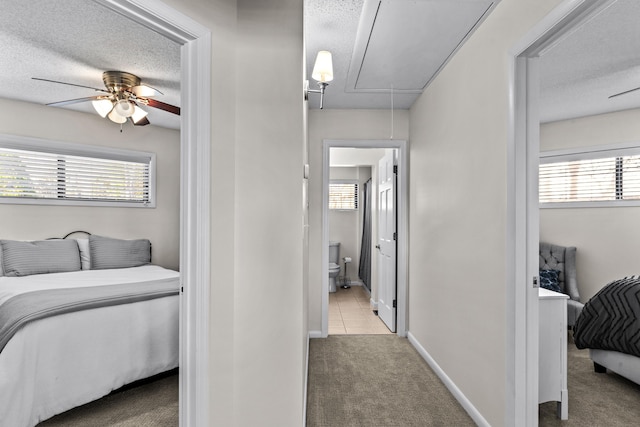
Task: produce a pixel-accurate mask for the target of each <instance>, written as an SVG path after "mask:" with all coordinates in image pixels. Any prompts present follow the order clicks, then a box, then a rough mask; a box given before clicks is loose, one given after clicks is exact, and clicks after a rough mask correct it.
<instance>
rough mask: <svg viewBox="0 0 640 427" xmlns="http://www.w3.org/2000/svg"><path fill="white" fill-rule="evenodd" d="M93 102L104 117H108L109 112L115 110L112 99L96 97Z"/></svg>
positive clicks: (94, 106)
mask: <svg viewBox="0 0 640 427" xmlns="http://www.w3.org/2000/svg"><path fill="white" fill-rule="evenodd" d="M91 104H92V105H93V108H94V109H95V110H96V112H97V113H98V114H100V117H102V118H104V117H107V114H109V113H110V112H111V110H113V102H112V101H111V100H110V99H95V100H93V101H91Z"/></svg>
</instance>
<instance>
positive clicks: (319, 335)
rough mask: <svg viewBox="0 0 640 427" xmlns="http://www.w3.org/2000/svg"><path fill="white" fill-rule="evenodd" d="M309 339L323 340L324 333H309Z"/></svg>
mask: <svg viewBox="0 0 640 427" xmlns="http://www.w3.org/2000/svg"><path fill="white" fill-rule="evenodd" d="M309 338H322V331H309Z"/></svg>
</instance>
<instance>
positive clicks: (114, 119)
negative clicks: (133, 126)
mask: <svg viewBox="0 0 640 427" xmlns="http://www.w3.org/2000/svg"><path fill="white" fill-rule="evenodd" d="M107 117H109V120H111V121H112V122H114V123H118V124H123V123H126V121H127V118H126V117H123V116H121V115H120V114H118V112H117V111H116V109H115V108H114V109H113V110H111V112H110V113H109V115H108V116H107Z"/></svg>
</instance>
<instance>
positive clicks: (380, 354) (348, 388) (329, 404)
mask: <svg viewBox="0 0 640 427" xmlns="http://www.w3.org/2000/svg"><path fill="white" fill-rule="evenodd" d="M473 425H475V424H474V423H473V421H472V420H471V418H469V416H468V415H467V413H466V412H465V411H464V409H462V407H461V406H460V404H459V403H458V402H457V401H456V400H455V399H454V398H453V396H452V395H451V394H450V393H449V391H448V390H447V389H446V388H445V386H444V385H443V384H442V382H441V381H440V379H439V378H438V377H437V376H436V375H435V373H434V372H433V371H432V370H431V368H429V366H428V365H427V363H426V362H425V361H424V360H423V359H422V357H420V355H419V354H418V353H417V352H416V350H415V349H414V348H413V346H412V345H411V344H410V343H409V341H407V340H406V339H405V338H399V337H398V336H397V335H336V336H329V338H326V339H312V340H311V342H310V349H309V382H308V396H307V427H321V426H322V427H347V426H370V427H394V426H398V427H400V426H402V427H411V426H416V427H417V426H420V427H427V426H473Z"/></svg>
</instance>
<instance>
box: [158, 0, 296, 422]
mask: <svg viewBox="0 0 640 427" xmlns="http://www.w3.org/2000/svg"><path fill="white" fill-rule="evenodd" d="M165 3H167V4H168V5H170V6H172V7H174V8H175V9H177V10H178V11H181V12H182V13H184V14H186V15H188V16H190V17H191V18H193V19H195V20H196V21H198V22H200V23H202V24H203V25H205V26H206V27H208V28H209V29H210V30H211V34H212V47H211V54H212V55H211V66H212V80H211V103H212V104H211V107H212V115H211V131H212V135H211V150H212V151H211V215H212V218H211V231H210V236H209V238H210V241H211V277H210V286H211V301H210V304H211V312H210V324H209V331H210V343H211V348H210V357H211V363H210V365H209V390H210V402H209V403H210V404H209V409H210V422H209V424H210V425H216V426H217V425H220V426H253V425H273V426H293V425H300V424H302V418H303V409H304V408H303V397H304V391H305V390H304V384H305V378H304V367H305V360H306V338H307V328H306V318H307V315H306V313H307V312H306V310H307V302H306V300H305V299H306V292H305V290H304V289H303V286H302V284H303V283H304V281H305V279H304V277H303V268H302V263H303V258H304V255H303V252H304V247H303V240H304V232H303V223H304V212H303V174H302V170H303V159H304V153H303V141H304V131H303V129H304V128H303V124H304V109H305V108H306V107H305V105H304V103H303V93H302V75H303V74H302V72H303V68H302V64H303V30H302V21H303V19H302V18H303V16H302V10H303V3H302V2H300V1H297V0H278V1H275V0H237V1H236V0H165ZM257 64H259V66H258V65H257Z"/></svg>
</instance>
